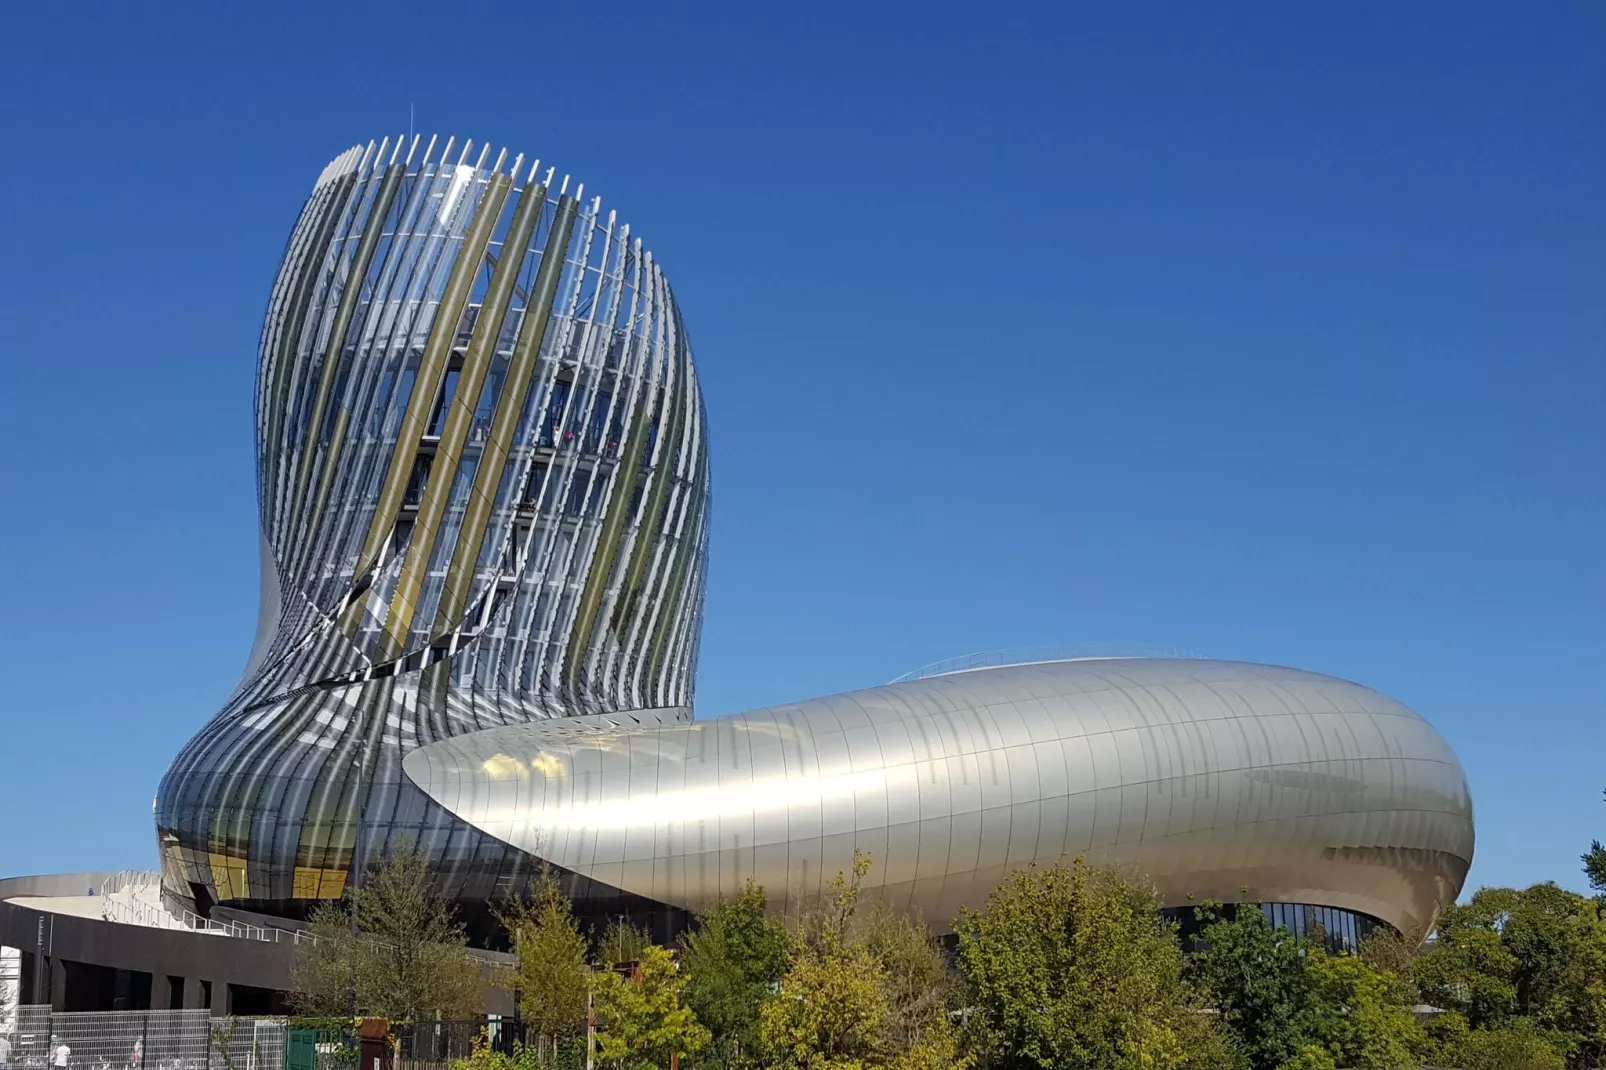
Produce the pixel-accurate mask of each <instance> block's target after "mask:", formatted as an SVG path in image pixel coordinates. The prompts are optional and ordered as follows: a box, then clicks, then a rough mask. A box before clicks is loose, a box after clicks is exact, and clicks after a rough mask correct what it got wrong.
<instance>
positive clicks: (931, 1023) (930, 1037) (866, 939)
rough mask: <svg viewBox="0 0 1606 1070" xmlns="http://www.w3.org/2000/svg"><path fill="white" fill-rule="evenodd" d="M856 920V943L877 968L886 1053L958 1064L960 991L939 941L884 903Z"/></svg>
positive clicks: (916, 920)
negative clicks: (955, 1014)
mask: <svg viewBox="0 0 1606 1070" xmlns="http://www.w3.org/2000/svg"><path fill="white" fill-rule="evenodd" d="M861 919H862V921H861ZM853 921H854V922H855V923H857V924H854V925H852V926H851V928H852V929H854V930H855V931H856V937H855V938H856V939H858V940H860V941H862V942H863V944H864V946H865V948H866V950H868V951H869V952H870V955H871V957H872V958H873V959H874V960H875V962H876V965H877V968H878V977H879V978H880V983H881V991H882V996H883V997H884V999H885V1001H886V1005H887V1017H886V1022H885V1025H884V1026H883V1028H882V1035H883V1039H884V1040H885V1042H886V1045H887V1047H888V1049H889V1050H890V1051H891V1052H892V1053H893V1055H894V1057H906V1058H912V1059H916V1060H919V1059H925V1058H947V1059H948V1060H949V1061H947V1062H943V1063H941V1065H942V1066H945V1067H947V1066H952V1065H954V1061H953V1052H954V1050H955V1048H956V1043H955V1039H954V1037H953V1030H952V1026H951V1025H950V1021H949V1011H950V1010H951V1009H952V1005H953V1003H954V999H955V995H956V992H955V989H956V987H957V986H956V985H955V983H954V980H955V979H954V977H953V974H952V973H951V971H950V970H949V968H948V963H947V960H946V959H945V958H944V956H943V953H942V947H941V946H940V945H939V944H938V943H937V938H936V937H935V936H934V935H932V932H931V930H930V929H929V928H928V927H927V926H926V924H925V922H923V921H922V920H921V919H920V918H918V917H916V916H914V915H911V914H910V913H908V912H907V911H904V910H898V909H895V908H893V907H891V906H888V905H887V904H885V903H876V904H874V905H873V906H872V907H870V909H868V910H864V911H860V912H857V913H856V914H855V916H854V919H853ZM943 1053H947V1054H946V1056H944V1055H943Z"/></svg>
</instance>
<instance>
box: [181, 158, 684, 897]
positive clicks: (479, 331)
mask: <svg viewBox="0 0 1606 1070" xmlns="http://www.w3.org/2000/svg"><path fill="white" fill-rule="evenodd" d="M256 446H257V448H256V455H257V476H258V497H259V509H260V516H261V531H262V543H263V551H262V566H263V579H262V584H263V596H262V597H263V611H262V620H261V623H260V627H259V630H258V636H257V641H256V645H255V648H254V649H253V651H252V655H251V658H250V662H249V664H248V666H247V668H246V671H245V674H244V676H243V678H242V680H241V681H240V684H239V685H238V688H237V690H236V691H235V693H234V694H233V695H232V696H231V697H230V699H229V701H228V702H227V704H226V705H225V706H224V708H223V709H222V710H221V711H220V712H219V713H218V714H217V715H216V716H214V717H213V718H212V720H211V721H210V722H209V723H208V724H207V725H206V726H205V727H204V728H203V729H202V730H201V732H200V733H199V734H198V735H197V736H196V737H195V738H194V739H192V740H191V741H190V742H189V744H188V745H187V746H186V747H185V748H184V750H183V751H182V752H181V753H180V754H179V756H178V757H177V758H176V759H175V760H174V762H173V764H172V766H171V767H170V769H169V770H168V772H167V775H166V776H165V777H164V778H163V781H162V784H161V788H160V791H159V793H158V797H157V802H156V820H157V826H158V835H159V840H160V845H161V852H162V860H163V877H164V889H165V891H166V892H167V893H169V894H170V896H175V897H178V898H180V899H185V900H193V901H195V902H196V903H197V904H198V905H199V906H200V907H201V908H202V909H203V910H204V909H206V908H207V907H208V906H209V905H210V904H211V903H214V902H223V903H230V904H235V905H239V906H243V907H247V908H251V909H262V910H269V911H282V912H286V913H296V912H299V911H301V910H303V909H305V907H306V906H307V905H308V904H309V903H310V902H312V901H316V900H319V899H327V898H330V897H333V896H338V895H339V894H340V893H341V891H342V890H343V889H344V887H345V883H346V881H347V879H348V876H349V874H350V873H351V872H352V869H353V866H355V865H357V864H358V861H359V859H360V858H373V857H376V856H377V855H378V854H380V853H382V852H384V851H386V850H387V849H388V848H389V847H391V846H393V845H395V844H396V843H398V842H400V841H401V840H404V839H405V840H410V841H412V842H415V843H417V844H418V845H420V846H421V847H422V848H423V849H424V850H425V851H426V852H427V854H428V856H429V858H430V859H431V861H432V863H433V864H434V866H435V867H436V871H437V874H438V877H439V891H440V892H441V893H442V894H446V895H451V896H454V897H456V898H459V899H462V900H468V901H473V900H483V899H486V898H489V897H494V896H496V895H501V894H506V893H507V892H509V891H511V890H513V889H514V888H516V887H517V886H518V885H519V884H520V883H521V882H522V880H523V879H524V876H525V874H526V872H527V869H528V865H529V858H528V857H527V856H526V855H525V854H524V853H523V852H521V851H518V850H516V849H514V848H511V847H509V846H508V845H507V844H505V843H502V842H500V841H498V840H496V839H494V838H492V837H489V836H486V835H485V834H483V833H482V832H479V831H477V830H475V829H473V828H471V827H469V826H468V825H466V824H464V823H463V822H462V821H460V820H458V819H457V818H455V817H453V816H452V815H450V814H449V813H447V812H446V811H444V810H442V809H441V808H440V807H439V806H438V805H437V804H435V803H434V802H432V801H431V800H430V799H429V798H428V797H427V796H426V795H424V794H423V793H422V792H421V791H419V790H418V789H417V788H416V787H414V786H413V785H411V784H410V783H409V782H408V781H407V779H406V778H405V777H404V776H403V775H402V771H401V760H402V758H403V756H404V755H405V754H406V753H407V752H408V751H410V750H412V749H414V748H416V747H419V746H422V745H425V744H428V743H430V742H433V741H437V740H440V739H444V738H448V737H450V736H453V735H456V734H460V733H465V732H471V731H475V730H478V729H482V728H487V727H492V726H499V725H507V724H513V723H520V722H524V721H530V720H544V719H552V718H562V717H567V716H572V715H575V714H608V713H618V712H624V711H641V710H646V711H651V713H650V715H638V720H639V719H642V718H645V719H648V720H657V719H671V720H673V719H684V718H687V717H689V716H690V708H691V704H692V691H693V675H694V670H695V666H696V661H697V644H698V637H699V633H700V627H701V614H702V603H703V586H704V573H705V563H706V556H707V543H708V505H709V470H708V449H707V427H706V421H705V417H704V412H703V405H702V397H701V394H700V392H699V390H698V387H697V380H696V372H695V370H694V368H693V364H692V355H691V348H690V343H689V341H688V339H687V337H686V330H685V325H684V323H683V322H682V320H681V316H680V312H679V309H678V307H677V306H676V303H675V300H674V296H673V294H672V292H671V291H670V288H669V284H668V282H667V281H666V279H665V278H664V276H663V273H662V271H661V270H660V268H659V267H658V265H657V263H656V262H655V261H654V259H653V256H652V254H651V253H650V252H648V251H647V250H645V249H644V248H643V247H642V244H641V242H640V240H639V239H638V238H636V237H634V236H633V235H632V233H631V231H630V228H629V226H628V225H625V224H622V223H620V222H619V221H618V219H617V217H616V216H615V214H614V213H612V212H609V211H605V210H604V209H603V208H602V204H601V201H600V199H598V198H595V197H590V198H587V197H584V196H583V193H582V189H581V188H580V187H578V186H575V187H574V188H572V189H571V183H570V180H569V179H567V178H559V177H558V176H556V175H555V174H554V172H553V171H551V170H550V169H547V170H544V171H543V169H542V168H541V166H540V164H539V163H538V162H536V163H530V162H528V161H526V160H525V158H524V157H522V156H520V157H517V158H515V159H512V160H509V153H508V152H507V151H505V150H503V151H500V152H493V150H492V149H491V148H490V147H489V146H484V147H481V146H476V145H473V144H472V143H469V142H464V143H461V144H460V145H459V144H458V143H456V142H454V141H452V140H447V141H446V142H445V144H444V145H441V144H439V143H438V141H437V140H436V139H431V140H430V141H429V142H428V143H427V144H424V143H422V140H421V139H419V138H413V139H410V140H408V139H398V140H396V141H394V142H392V141H389V140H387V141H384V142H381V143H380V144H377V145H375V144H372V143H370V144H369V145H367V146H359V147H357V148H354V149H352V150H350V151H349V152H347V153H344V154H342V155H341V156H340V157H338V158H337V159H336V160H334V161H333V162H332V163H331V164H330V165H329V167H328V168H326V169H325V171H324V173H323V174H322V175H321V176H320V177H319V179H318V181H317V183H316V185H315V186H314V189H313V192H312V195H311V197H310V198H309V199H308V201H307V203H306V205H305V207H304V208H303V210H302V213H301V217H300V219H299V220H298V222H297V223H296V225H295V227H294V229H293V230H292V232H291V235H290V240H289V242H288V245H287V247H286V249H285V253H284V257H283V261H282V263H281V265H280V270H279V274H278V277H277V280H276V282H275V284H274V287H273V290H272V294H271V297H270V300H269V305H268V312H267V317H266V322H265V325H264V328H263V332H262V338H261V346H260V354H259V361H258V376H257V389H256Z"/></svg>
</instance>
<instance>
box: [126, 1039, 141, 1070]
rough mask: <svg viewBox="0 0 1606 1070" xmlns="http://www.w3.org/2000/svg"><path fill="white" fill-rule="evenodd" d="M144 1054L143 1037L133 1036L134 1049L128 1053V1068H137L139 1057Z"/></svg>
mask: <svg viewBox="0 0 1606 1070" xmlns="http://www.w3.org/2000/svg"><path fill="white" fill-rule="evenodd" d="M144 1054H145V1038H144V1037H135V1038H134V1050H133V1051H131V1052H129V1053H128V1070H139V1057H140V1056H141V1055H144Z"/></svg>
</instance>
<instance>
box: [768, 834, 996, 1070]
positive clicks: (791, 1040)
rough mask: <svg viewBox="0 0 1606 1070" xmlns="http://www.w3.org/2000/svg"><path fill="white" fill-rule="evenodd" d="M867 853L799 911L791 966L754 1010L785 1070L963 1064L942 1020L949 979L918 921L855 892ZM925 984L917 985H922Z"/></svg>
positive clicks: (773, 1059)
mask: <svg viewBox="0 0 1606 1070" xmlns="http://www.w3.org/2000/svg"><path fill="white" fill-rule="evenodd" d="M869 869H870V856H869V855H867V854H864V853H863V852H855V853H854V856H853V871H852V873H851V875H850V874H846V873H838V874H837V875H836V877H834V878H833V879H832V880H831V881H830V883H829V885H828V889H829V890H828V894H827V895H826V896H825V898H824V900H823V901H822V902H821V903H819V904H818V905H817V906H815V907H814V908H813V909H810V910H807V911H805V912H804V913H803V914H802V916H801V917H799V918H798V919H797V924H796V928H795V930H794V931H793V932H792V933H791V934H790V938H791V939H790V942H791V953H790V960H791V965H790V968H789V969H788V970H787V971H786V974H785V976H784V977H783V978H782V980H781V984H780V989H779V991H778V992H776V994H775V995H773V996H771V997H770V998H769V999H767V1000H765V1001H764V1003H763V1005H762V1006H761V1007H760V1010H759V1032H760V1038H761V1042H762V1047H763V1049H764V1052H765V1054H766V1055H767V1060H766V1061H765V1062H764V1063H763V1064H762V1065H765V1066H772V1067H776V1068H783V1070H791V1068H796V1070H804V1068H807V1070H871V1068H890V1070H964V1068H965V1067H968V1066H969V1065H970V1060H969V1059H968V1058H966V1057H965V1056H963V1055H961V1054H960V1052H959V1050H958V1043H957V1038H956V1037H955V1036H954V1033H953V1030H952V1028H951V1026H950V1024H949V1021H948V1003H947V998H948V996H949V995H950V994H951V987H952V986H951V984H950V982H949V980H948V978H947V976H946V967H945V965H944V964H943V961H942V957H941V954H940V952H939V950H938V948H937V945H936V941H935V940H934V938H933V937H932V936H931V933H930V931H929V930H928V929H927V928H926V926H925V925H924V924H923V923H921V922H920V921H919V920H918V919H915V918H911V917H909V916H907V915H903V914H900V913H898V912H895V911H892V910H889V909H886V908H885V907H882V906H874V907H871V908H870V909H869V910H865V911H861V910H860V908H859V898H860V893H861V889H862V887H863V882H864V877H865V874H866V873H868V872H869ZM922 985H924V986H927V987H928V988H929V989H930V990H929V991H919V990H918V989H919V988H920V987H921V986H922Z"/></svg>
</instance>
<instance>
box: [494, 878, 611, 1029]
mask: <svg viewBox="0 0 1606 1070" xmlns="http://www.w3.org/2000/svg"><path fill="white" fill-rule="evenodd" d="M498 920H499V921H500V922H501V923H502V925H503V927H504V928H506V929H507V931H508V934H509V936H510V937H511V938H512V943H513V954H514V959H515V965H514V967H513V970H512V976H511V977H509V978H508V982H509V983H510V984H511V985H512V986H513V987H514V988H515V989H516V990H517V991H518V993H519V1013H520V1014H521V1015H522V1016H523V1017H524V1019H525V1020H526V1021H527V1022H529V1023H530V1024H531V1025H533V1026H534V1027H535V1030H536V1046H537V1049H538V1050H545V1048H546V1045H547V1044H548V1043H550V1044H551V1045H552V1046H553V1047H554V1048H555V1047H556V1046H557V1043H558V1041H559V1039H560V1038H563V1037H573V1036H579V1035H580V1034H582V1033H583V1032H584V1031H585V1025H586V1000H587V986H588V977H589V973H590V971H589V970H588V969H587V967H586V939H585V937H584V936H582V935H581V934H580V927H579V925H577V924H576V923H575V920H574V912H573V910H572V908H571V907H570V905H569V901H568V900H567V899H565V898H564V896H563V893H562V892H561V891H559V889H558V882H557V880H556V879H554V878H553V877H552V875H551V874H550V873H543V874H542V875H541V877H540V878H539V879H538V880H537V881H536V883H535V886H534V888H533V889H531V891H530V893H529V895H528V896H527V897H525V898H522V899H518V900H515V901H514V902H513V903H511V904H509V905H508V906H507V907H506V908H505V909H504V910H503V911H502V912H501V914H499V915H498Z"/></svg>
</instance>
